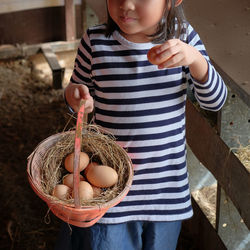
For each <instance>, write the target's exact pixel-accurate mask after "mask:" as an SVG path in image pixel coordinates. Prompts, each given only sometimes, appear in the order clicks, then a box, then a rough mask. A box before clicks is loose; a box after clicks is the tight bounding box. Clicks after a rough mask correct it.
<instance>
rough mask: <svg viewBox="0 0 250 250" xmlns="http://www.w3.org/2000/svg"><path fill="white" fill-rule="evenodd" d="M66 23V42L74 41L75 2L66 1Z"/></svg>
mask: <svg viewBox="0 0 250 250" xmlns="http://www.w3.org/2000/svg"><path fill="white" fill-rule="evenodd" d="M65 22H66V41H73V40H75V39H76V20H75V5H74V0H65Z"/></svg>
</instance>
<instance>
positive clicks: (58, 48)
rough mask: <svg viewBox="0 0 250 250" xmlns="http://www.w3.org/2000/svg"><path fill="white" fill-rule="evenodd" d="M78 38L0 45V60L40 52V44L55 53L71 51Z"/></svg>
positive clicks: (75, 46) (74, 47)
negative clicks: (64, 40)
mask: <svg viewBox="0 0 250 250" xmlns="http://www.w3.org/2000/svg"><path fill="white" fill-rule="evenodd" d="M79 42H80V40H79V39H78V40H74V41H70V42H50V43H40V44H33V45H19V46H0V60H3V59H15V58H24V57H28V56H31V55H35V54H37V53H39V52H40V50H41V48H42V46H49V47H51V49H52V50H53V51H54V52H55V53H57V52H62V51H72V50H76V49H77V48H78V45H79Z"/></svg>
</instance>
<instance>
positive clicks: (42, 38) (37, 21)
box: [0, 1, 83, 45]
mask: <svg viewBox="0 0 250 250" xmlns="http://www.w3.org/2000/svg"><path fill="white" fill-rule="evenodd" d="M51 2H53V1H51ZM0 7H1V6H0ZM75 15H76V35H77V38H80V37H81V35H82V33H83V30H82V23H83V21H82V9H81V5H75ZM65 39H66V34H65V8H64V6H53V7H44V8H39V9H26V10H21V11H14V12H5V13H3V12H2V13H0V45H1V44H24V43H25V44H36V43H44V42H52V41H65Z"/></svg>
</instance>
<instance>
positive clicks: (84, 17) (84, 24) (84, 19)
mask: <svg viewBox="0 0 250 250" xmlns="http://www.w3.org/2000/svg"><path fill="white" fill-rule="evenodd" d="M81 9H82V11H81V12H82V31H83V33H84V32H85V31H86V29H87V26H88V25H87V5H86V0H82V8H81Z"/></svg>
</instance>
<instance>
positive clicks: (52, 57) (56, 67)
mask: <svg viewBox="0 0 250 250" xmlns="http://www.w3.org/2000/svg"><path fill="white" fill-rule="evenodd" d="M42 52H43V55H44V57H45V58H46V60H47V62H48V64H49V66H50V69H51V71H52V78H53V87H54V88H55V89H61V88H62V82H63V76H64V71H65V68H62V67H61V65H60V64H59V62H58V60H57V56H56V54H55V53H54V52H53V50H52V49H51V47H50V46H49V45H43V46H42Z"/></svg>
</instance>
